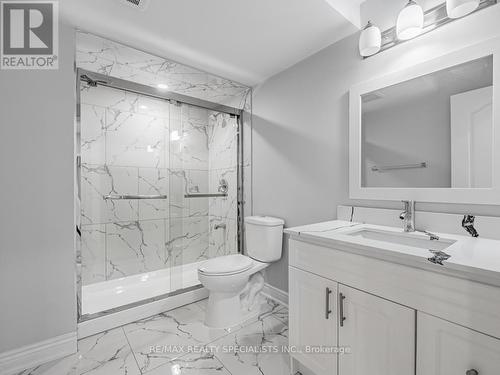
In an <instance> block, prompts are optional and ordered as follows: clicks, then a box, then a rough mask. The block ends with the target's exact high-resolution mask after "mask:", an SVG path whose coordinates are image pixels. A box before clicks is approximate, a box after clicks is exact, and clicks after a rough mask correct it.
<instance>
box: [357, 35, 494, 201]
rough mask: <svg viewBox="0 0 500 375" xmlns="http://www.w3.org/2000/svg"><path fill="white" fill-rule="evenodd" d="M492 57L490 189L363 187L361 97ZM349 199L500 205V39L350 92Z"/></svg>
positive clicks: (382, 78) (379, 79)
mask: <svg viewBox="0 0 500 375" xmlns="http://www.w3.org/2000/svg"><path fill="white" fill-rule="evenodd" d="M490 55H492V56H493V140H492V142H493V161H492V166H493V167H492V168H493V170H492V187H491V188H473V189H472V188H378V187H377V188H370V187H362V186H361V173H362V168H361V161H362V159H361V142H362V140H361V126H362V124H361V113H362V112H361V110H362V108H361V105H362V103H361V96H362V95H364V94H367V93H370V92H372V91H376V90H380V89H383V88H385V87H388V86H392V85H395V84H398V83H401V82H405V81H408V80H411V79H415V78H418V77H421V76H425V75H428V74H431V73H433V72H436V71H440V70H443V69H446V68H449V67H452V66H455V65H459V64H463V63H467V62H469V61H472V60H476V59H480V58H482V57H486V56H490ZM349 197H350V198H351V199H371V200H414V201H419V202H441V203H468V204H497V205H500V38H494V39H491V40H488V41H485V42H482V43H479V44H476V45H472V46H470V47H466V48H463V49H461V50H459V51H455V52H452V53H450V54H447V55H444V56H442V57H439V58H436V59H433V60H430V61H427V62H424V63H421V64H418V65H415V66H413V67H410V68H408V69H405V70H402V71H398V72H395V73H392V74H389V75H386V76H382V77H379V78H376V79H374V80H370V81H367V82H363V83H361V84H358V85H356V86H353V87H352V88H351V90H350V92H349Z"/></svg>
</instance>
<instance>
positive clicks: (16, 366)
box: [0, 332, 77, 375]
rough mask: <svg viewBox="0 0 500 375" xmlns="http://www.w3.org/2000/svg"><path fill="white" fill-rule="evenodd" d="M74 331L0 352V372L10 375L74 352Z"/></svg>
mask: <svg viewBox="0 0 500 375" xmlns="http://www.w3.org/2000/svg"><path fill="white" fill-rule="evenodd" d="M76 336H77V334H76V332H70V333H66V334H64V335H61V336H57V337H53V338H51V339H48V340H44V341H40V342H37V343H35V344H31V345H27V346H23V347H21V348H19V349H14V350H9V351H7V352H4V353H0V374H2V375H12V374H16V373H18V372H21V371H23V370H26V369H29V368H32V367H36V366H39V365H42V364H44V363H47V362H50V361H54V360H56V359H60V358H63V357H65V356H67V355H70V354H73V353H76V351H77V345H76V341H77V339H76Z"/></svg>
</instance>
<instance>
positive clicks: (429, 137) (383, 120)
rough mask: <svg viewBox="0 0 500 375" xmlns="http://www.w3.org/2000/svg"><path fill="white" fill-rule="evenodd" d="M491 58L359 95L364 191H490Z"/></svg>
mask: <svg viewBox="0 0 500 375" xmlns="http://www.w3.org/2000/svg"><path fill="white" fill-rule="evenodd" d="M492 99H493V56H486V57H483V58H480V59H477V60H473V61H469V62H467V63H465V64H461V65H456V66H453V67H450V68H447V69H444V70H440V71H437V72H434V73H431V74H428V75H425V76H421V77H418V78H415V79H412V80H408V81H405V82H401V83H399V84H396V85H393V86H389V87H385V88H382V89H379V90H376V91H373V92H369V93H367V94H364V95H362V96H361V103H362V104H361V105H362V114H361V121H362V124H361V186H362V187H389V188H491V187H492V169H493V108H492V102H493V100H492Z"/></svg>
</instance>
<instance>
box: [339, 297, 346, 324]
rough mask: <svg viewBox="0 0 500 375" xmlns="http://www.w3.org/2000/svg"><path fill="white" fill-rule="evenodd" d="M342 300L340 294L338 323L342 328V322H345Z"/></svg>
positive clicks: (343, 298)
mask: <svg viewBox="0 0 500 375" xmlns="http://www.w3.org/2000/svg"><path fill="white" fill-rule="evenodd" d="M344 300H345V296H344V295H343V294H342V293H339V323H340V326H341V327H343V326H344V320H345V316H344Z"/></svg>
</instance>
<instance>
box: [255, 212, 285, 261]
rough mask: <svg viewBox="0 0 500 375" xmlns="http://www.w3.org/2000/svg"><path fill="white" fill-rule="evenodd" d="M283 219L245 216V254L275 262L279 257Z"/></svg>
mask: <svg viewBox="0 0 500 375" xmlns="http://www.w3.org/2000/svg"><path fill="white" fill-rule="evenodd" d="M284 224H285V221H284V220H283V219H278V218H276V217H270V216H247V217H246V218H245V240H246V249H247V255H248V256H249V257H251V258H253V259H255V260H258V261H260V262H265V263H269V262H275V261H277V260H279V259H280V258H281V249H282V242H283V226H284Z"/></svg>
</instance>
